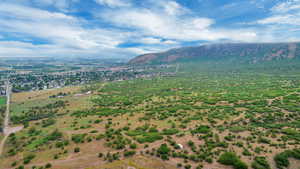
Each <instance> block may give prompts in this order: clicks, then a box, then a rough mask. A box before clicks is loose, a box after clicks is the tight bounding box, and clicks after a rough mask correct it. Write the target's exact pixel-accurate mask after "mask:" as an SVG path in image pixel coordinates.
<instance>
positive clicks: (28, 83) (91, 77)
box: [0, 63, 176, 95]
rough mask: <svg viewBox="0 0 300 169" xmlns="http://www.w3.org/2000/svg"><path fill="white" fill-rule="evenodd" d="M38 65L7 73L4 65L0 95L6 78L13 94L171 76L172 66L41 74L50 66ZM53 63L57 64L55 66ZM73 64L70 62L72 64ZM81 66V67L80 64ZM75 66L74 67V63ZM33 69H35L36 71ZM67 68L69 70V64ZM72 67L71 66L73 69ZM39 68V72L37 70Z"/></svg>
mask: <svg viewBox="0 0 300 169" xmlns="http://www.w3.org/2000/svg"><path fill="white" fill-rule="evenodd" d="M37 64H38V63H26V64H24V65H22V64H19V68H20V69H12V70H9V67H8V66H6V67H5V66H3V67H2V70H1V69H0V77H1V80H0V95H5V94H6V91H5V83H4V82H5V80H6V79H7V78H9V81H10V83H11V85H12V91H13V92H24V91H36V90H45V89H53V88H62V87H65V86H70V85H81V84H88V83H93V82H101V81H103V82H105V81H123V80H130V79H136V78H153V77H157V76H173V75H174V74H175V73H176V72H174V71H173V70H174V68H173V67H174V66H173V65H159V66H158V65H155V66H154V65H153V66H128V65H115V66H112V67H111V65H110V66H103V65H93V66H92V67H89V68H88V69H87V68H86V67H85V66H80V67H79V68H76V69H75V70H74V68H73V70H72V69H67V67H66V69H65V70H61V69H60V68H57V70H55V69H53V67H52V70H51V71H49V70H48V71H45V69H47V66H48V67H51V64H49V65H46V66H44V67H40V66H39V65H37ZM56 64H57V63H56ZM73 64H74V63H73ZM82 65H84V64H82ZM77 66H78V64H77ZM37 67H38V68H39V69H37ZM69 67H72V66H70V65H69ZM73 67H74V66H73ZM41 68H42V69H41ZM166 68H171V69H172V68H173V69H172V71H170V72H161V71H156V70H159V69H166Z"/></svg>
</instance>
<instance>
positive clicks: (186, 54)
mask: <svg viewBox="0 0 300 169" xmlns="http://www.w3.org/2000/svg"><path fill="white" fill-rule="evenodd" d="M299 56H300V43H244V44H243V43H232V44H209V45H202V46H198V47H184V48H177V49H171V50H168V51H166V52H162V53H150V54H145V55H141V56H137V57H135V58H134V59H132V60H131V61H130V62H129V63H130V64H145V63H147V64H158V63H173V62H189V61H193V62H194V61H201V62H205V61H218V62H220V61H223V62H224V61H225V62H233V63H260V62H263V61H271V60H294V59H299V58H298V57H299Z"/></svg>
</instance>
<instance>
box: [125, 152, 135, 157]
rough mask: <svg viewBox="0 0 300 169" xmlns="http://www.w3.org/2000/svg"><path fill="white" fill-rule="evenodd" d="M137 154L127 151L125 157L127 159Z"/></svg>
mask: <svg viewBox="0 0 300 169" xmlns="http://www.w3.org/2000/svg"><path fill="white" fill-rule="evenodd" d="M135 153H136V152H135V151H125V152H124V156H125V157H129V156H133V155H135Z"/></svg>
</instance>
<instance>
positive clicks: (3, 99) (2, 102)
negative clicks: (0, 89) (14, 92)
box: [0, 97, 6, 106]
mask: <svg viewBox="0 0 300 169" xmlns="http://www.w3.org/2000/svg"><path fill="white" fill-rule="evenodd" d="M5 104H6V98H5V97H0V106H3V105H5Z"/></svg>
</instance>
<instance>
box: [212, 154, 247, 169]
mask: <svg viewBox="0 0 300 169" xmlns="http://www.w3.org/2000/svg"><path fill="white" fill-rule="evenodd" d="M218 162H220V163H221V164H225V165H232V166H233V167H234V169H247V168H248V166H247V164H246V163H244V162H242V161H241V160H240V159H239V157H238V156H237V155H236V154H235V153H234V152H225V153H223V154H222V155H221V156H220V158H219V160H218Z"/></svg>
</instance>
